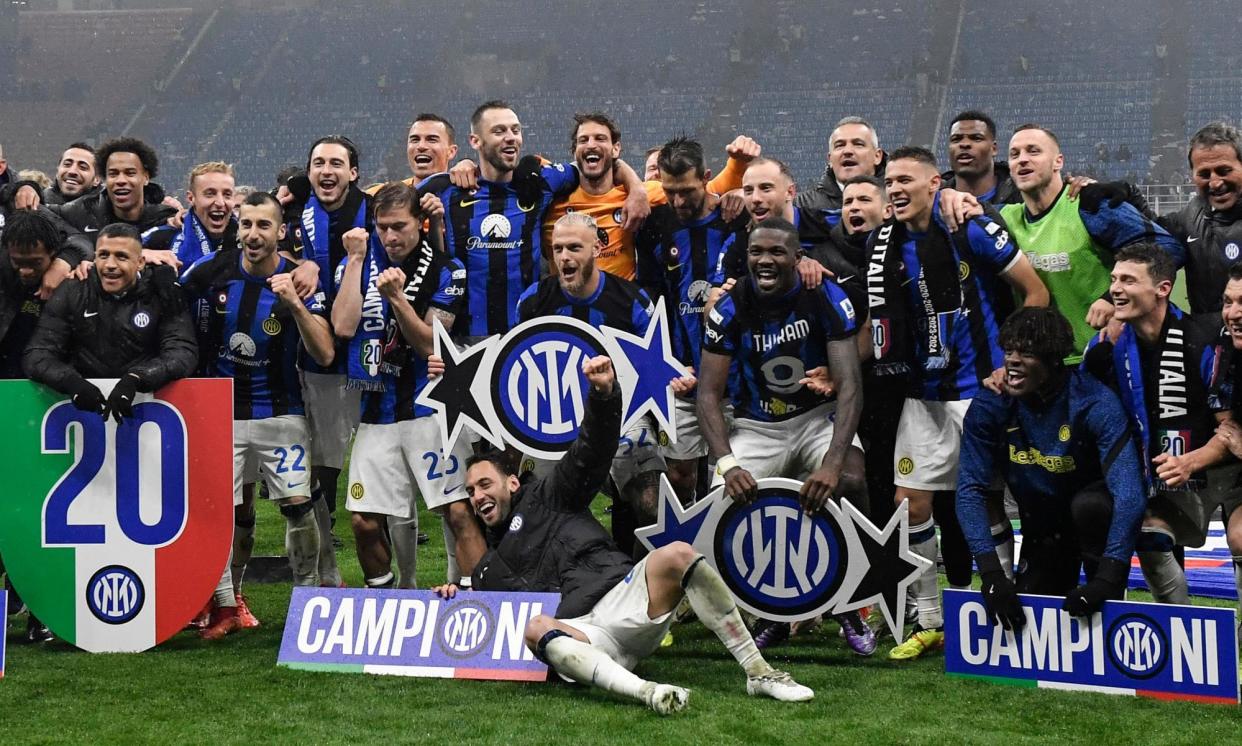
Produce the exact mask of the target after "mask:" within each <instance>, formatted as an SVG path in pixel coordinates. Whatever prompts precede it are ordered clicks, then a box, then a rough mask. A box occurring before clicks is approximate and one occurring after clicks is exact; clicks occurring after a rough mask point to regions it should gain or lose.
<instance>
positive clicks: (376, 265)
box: [311, 197, 392, 391]
mask: <svg viewBox="0 0 1242 746" xmlns="http://www.w3.org/2000/svg"><path fill="white" fill-rule="evenodd" d="M311 199H314V197H312V198H311ZM320 266H321V267H322V266H323V265H320ZM390 266H392V262H390V261H389V259H388V252H387V251H385V250H384V246H383V244H381V243H380V242H379V237H378V234H373V235H372V236H371V240H370V241H369V242H368V244H367V258H366V261H364V262H363V263H362V277H361V278H360V282H359V284H360V286H361V289H362V316H361V318H359V319H358V330H357V332H355V334H354V338H353V339H351V340H349V356H348V358H347V366H346V370H345V375H346V379H347V380H346V383H345V388H348V389H358V390H361V391H383V390H384V380H383V378H382V376H381V373H382V366H381V363H382V362H383V354H384V336H385V334H386V332H387V330H388V314H389V308H388V299H387V298H385V297H384V294H383V293H381V292H380V291H379V288H378V287H377V286H376V284H375V282H376V279H377V278H378V277H379V275H380V273H381V272H383V271H384V270H386V269H388V268H389V267H390Z"/></svg>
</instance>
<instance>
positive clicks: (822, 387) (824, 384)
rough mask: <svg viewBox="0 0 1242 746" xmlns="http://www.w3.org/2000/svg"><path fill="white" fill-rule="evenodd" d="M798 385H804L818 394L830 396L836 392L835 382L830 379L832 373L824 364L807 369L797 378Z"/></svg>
mask: <svg viewBox="0 0 1242 746" xmlns="http://www.w3.org/2000/svg"><path fill="white" fill-rule="evenodd" d="M798 385H799V386H806V387H807V388H808V389H810V390H811V391H814V392H815V393H817V394H819V395H820V396H832V395H833V394H835V393H837V384H836V383H835V382H834V381H833V380H832V374H831V373H829V372H828V366H826V365H820V366H818V367H815V368H811V369H810V370H808V371H807V372H806V376H805V377H803V378H801V379H799V380H798Z"/></svg>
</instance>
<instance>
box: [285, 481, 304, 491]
mask: <svg viewBox="0 0 1242 746" xmlns="http://www.w3.org/2000/svg"><path fill="white" fill-rule="evenodd" d="M300 486H301V484H300V483H298V482H285V489H290V490H291V489H293V488H294V487H300Z"/></svg>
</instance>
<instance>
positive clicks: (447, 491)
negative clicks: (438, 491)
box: [444, 484, 461, 495]
mask: <svg viewBox="0 0 1242 746" xmlns="http://www.w3.org/2000/svg"><path fill="white" fill-rule="evenodd" d="M459 489H461V485H460V484H459V485H457V486H456V487H454V488H453V489H451V490H445V491H444V494H446V495H451V494H453V493H454V492H456V491H457V490H459Z"/></svg>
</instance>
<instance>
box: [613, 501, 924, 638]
mask: <svg viewBox="0 0 1242 746" xmlns="http://www.w3.org/2000/svg"><path fill="white" fill-rule="evenodd" d="M801 486H802V485H801V483H800V482H796V481H794V480H792V479H760V480H759V497H758V498H757V499H756V500H755V501H754V502H753V503H750V504H749V505H744V504H741V503H736V502H734V501H733V500H731V499H729V498H728V497H727V496H725V494H724V488H723V487H720V488H718V489H717V490H716V491H714V492H712V494H710V495H708V496H707V498H705V499H703V500H701V501H699V502H697V503H695V504H694V505H692V506H691V507H690V508H687V509H683V508H682V507H681V502H680V501H679V500H678V499H677V496H676V494H675V493H674V492H673V489H672V487H671V486H670V485H669V483H668V480H667V479H663V478H662V482H661V488H660V509H659V513H658V518H657V523H656V525H654V526H648V527H647V528H642V529H639V530H637V531H636V532H635V536H637V537H638V538H639V539H640V540H641V541H642V542H643V543H644V544H646V545H647V547H648V548H650V549H655V548H656V547H661V546H665V545H667V544H669V543H671V542H674V541H684V542H686V543H688V544H691V545H693V546H694V548H695V549H697V550H699V551H700V552H702V553H703V556H704V557H706V558H707V561H708V562H710V563H711V564H712V566H713V567H715V568H716V571H717V572H719V573H720V576H721V577H722V578H724V581H725V584H726V585H727V586H728V587H729V590H730V591H732V593H733V597H734V598H735V599H736V601H737V604H738V606H740V607H742V608H743V609H746V610H747V611H749V612H750V613H752V614H756V615H758V616H761V617H763V618H765V619H773V620H776V621H786V622H795V621H800V620H803V619H811V618H813V617H815V616H817V615H819V614H824V613H839V612H843V611H850V610H852V609H860V608H862V607H864V606H868V605H870V604H876V605H877V606H879V608H880V610H881V612H882V613H883V614H884V618H885V620H886V621H887V622H888V625H889V628H890V629H892V630H893V631H894V632H895V633H898V634H899V633H900V632H901V622H902V618H903V617H902V615H903V614H904V608H905V597H906V587H907V586H908V585H909V584H910V583H912V582H913V581H914V578H915V577H916V576H917V575H918V573H919V571H920V570H922V568H923V567H924V566H925V563H926V560H923V559H921V558H919V557H917V556H916V555H914V554H912V553H911V552H910V543H909V533H908V518H907V513H906V511H905V509H904V508H903V509H901V510H899V511H897V513H896V514H894V516H893V518H892V520H890V521H889V522H888V524H887V525H885V527H884V528H882V529H880V528H876V526H875V525H874V524H872V523H871V522H870V521H869V520H867V518H866V517H865V516H864V515H863V514H862V513H860V512H859V511H858V510H857V509H856V508H855V507H854V506H853V505H851V504H850V502H849V501H848V500H842V501H840V503H835V502H829V503H828V505H827V506H825V508H824V509H823V510H821V511H820V512H819V513H815V514H808V513H806V512H805V511H803V510H802V509H801V507H800V506H799V504H798V490H799V488H801Z"/></svg>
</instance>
